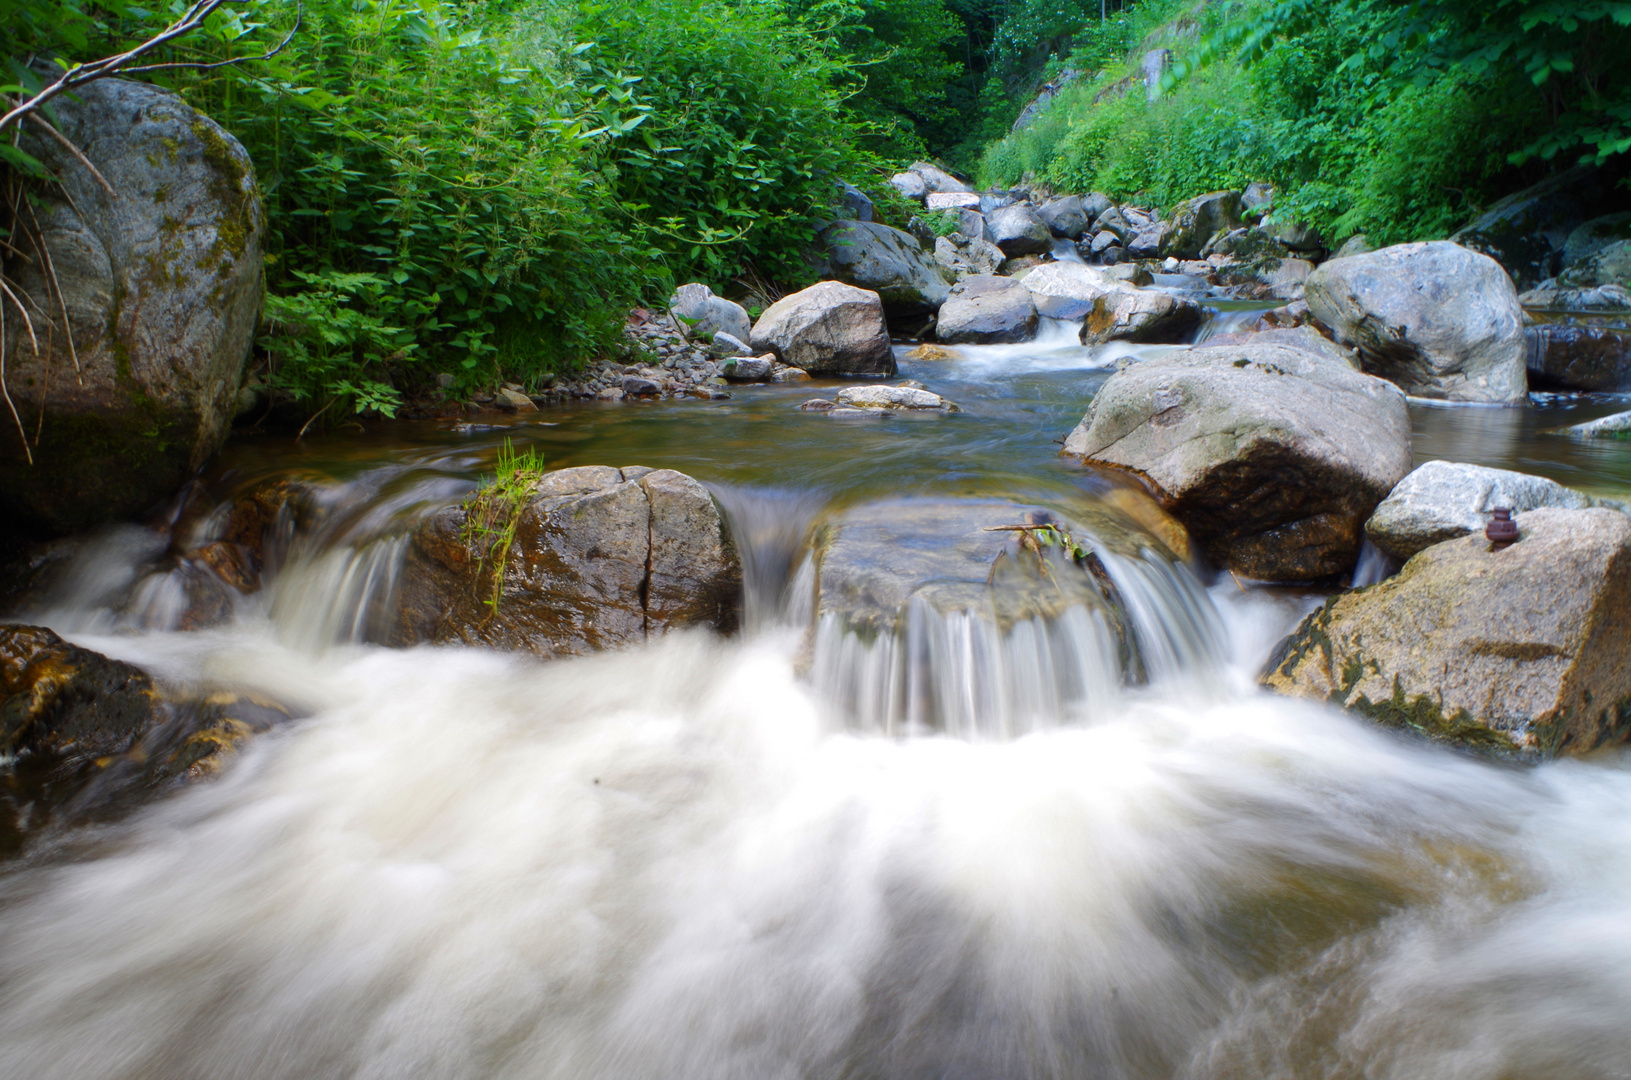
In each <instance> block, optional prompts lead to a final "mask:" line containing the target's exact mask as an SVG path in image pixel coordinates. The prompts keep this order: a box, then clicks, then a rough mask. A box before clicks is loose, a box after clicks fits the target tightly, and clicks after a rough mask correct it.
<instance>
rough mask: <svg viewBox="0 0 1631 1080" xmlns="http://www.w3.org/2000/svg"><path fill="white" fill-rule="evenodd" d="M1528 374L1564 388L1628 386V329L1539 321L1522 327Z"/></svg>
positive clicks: (1540, 382) (1630, 348)
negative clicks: (1523, 329)
mask: <svg viewBox="0 0 1631 1080" xmlns="http://www.w3.org/2000/svg"><path fill="white" fill-rule="evenodd" d="M1525 339H1526V343H1527V345H1528V354H1527V359H1526V363H1527V365H1528V368H1529V378H1530V380H1531V381H1532V382H1533V383H1534V384H1536V385H1537V386H1547V387H1558V388H1560V389H1565V390H1626V389H1631V331H1627V330H1624V329H1620V328H1618V327H1606V326H1580V325H1572V324H1564V323H1543V324H1541V325H1539V326H1531V327H1529V328H1528V329H1527V330H1526V331H1525Z"/></svg>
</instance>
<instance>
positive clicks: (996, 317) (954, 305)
mask: <svg viewBox="0 0 1631 1080" xmlns="http://www.w3.org/2000/svg"><path fill="white" fill-rule="evenodd" d="M1040 269H1041V268H1040V267H1039V268H1038V270H1040ZM1036 272H1037V271H1032V273H1036ZM1027 276H1029V275H1027ZM1036 326H1037V313H1036V304H1035V303H1033V302H1032V300H1031V293H1030V291H1029V289H1028V288H1027V287H1026V286H1025V285H1023V284H1021V283H1020V282H1018V281H1015V280H1014V279H1013V278H1005V277H996V276H994V275H987V274H978V275H974V276H971V277H967V278H964V279H963V280H962V281H960V282H958V283H957V284H956V285H954V286H953V287H952V290H951V295H950V296H949V297H947V299H946V302H945V304H944V305H943V306H942V307H941V308H940V317H939V320H938V322H936V324H935V337H936V338H938V339H939V340H941V341H943V342H945V343H947V344H951V345H995V344H1011V343H1014V342H1021V341H1029V340H1031V338H1033V337H1035V336H1036Z"/></svg>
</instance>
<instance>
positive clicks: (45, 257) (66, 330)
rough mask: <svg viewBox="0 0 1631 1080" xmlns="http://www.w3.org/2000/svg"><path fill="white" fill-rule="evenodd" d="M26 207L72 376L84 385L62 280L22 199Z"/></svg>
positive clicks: (30, 206) (42, 233)
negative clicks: (58, 310)
mask: <svg viewBox="0 0 1631 1080" xmlns="http://www.w3.org/2000/svg"><path fill="white" fill-rule="evenodd" d="M24 205H26V206H27V207H28V216H29V217H31V218H33V219H34V233H33V237H32V239H33V241H34V247H35V249H36V250H38V251H39V253H40V261H42V262H43V263H45V270H46V273H47V274H49V275H50V277H51V287H52V288H53V289H55V290H56V293H57V306H58V307H59V308H61V309H62V334H63V336H64V337H66V338H67V339H68V355H69V356H70V357H72V358H73V361H74V378H75V380H76V381H78V383H79V385H80V386H84V385H85V372H84V369H83V368H81V367H80V366H79V348H78V347H77V346H76V345H75V344H74V324H73V320H71V319H70V318H69V317H68V298H67V297H65V296H63V295H62V282H60V281H58V280H57V264H56V263H55V262H53V261H52V259H51V248H50V246H49V245H48V244H46V242H45V230H44V229H42V228H40V217H39V215H38V214H36V213H35V212H34V204H33V203H31V202H28V201H27V200H24ZM41 400H42V401H43V400H44V391H43V390H42V391H41Z"/></svg>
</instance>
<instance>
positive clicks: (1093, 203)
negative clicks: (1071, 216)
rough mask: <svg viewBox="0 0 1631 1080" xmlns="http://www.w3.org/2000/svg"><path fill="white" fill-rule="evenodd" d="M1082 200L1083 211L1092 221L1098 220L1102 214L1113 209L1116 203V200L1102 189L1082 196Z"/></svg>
mask: <svg viewBox="0 0 1631 1080" xmlns="http://www.w3.org/2000/svg"><path fill="white" fill-rule="evenodd" d="M1081 202H1082V213H1084V214H1086V215H1087V220H1088V221H1089V222H1090V223H1091V222H1096V221H1098V219H1099V215H1100V214H1103V213H1106V212H1107V211H1109V210H1113V209H1114V208H1115V205H1116V204H1115V201H1114V200H1113V199H1111V198H1110V196H1108V195H1106V194H1104V193H1103V192H1100V191H1095V192H1092V193H1090V194H1087V195H1083V196H1082V197H1081Z"/></svg>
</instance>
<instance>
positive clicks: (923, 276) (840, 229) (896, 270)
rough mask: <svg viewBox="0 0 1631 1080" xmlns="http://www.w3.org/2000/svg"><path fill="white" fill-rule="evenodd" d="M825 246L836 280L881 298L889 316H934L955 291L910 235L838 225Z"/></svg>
mask: <svg viewBox="0 0 1631 1080" xmlns="http://www.w3.org/2000/svg"><path fill="white" fill-rule="evenodd" d="M821 242H822V243H823V244H824V245H825V246H826V251H827V262H828V265H829V266H830V267H831V268H832V273H833V276H834V277H835V278H837V279H838V280H839V281H842V282H845V283H846V284H850V285H854V286H857V287H858V288H862V289H870V290H872V291H873V292H875V293H877V294H878V296H879V297H880V298H882V300H883V306H884V310H885V311H886V312H887V313H888V314H890V315H891V316H900V315H912V314H916V313H919V312H923V311H930V310H933V309H935V308H937V307H939V306H940V305H941V304H943V303H945V300H946V296H947V294H948V293H950V291H951V285H950V283H949V282H948V281H947V280H946V275H945V273H943V272H942V270H941V268H940V266H939V264H937V263H936V262H935V261H934V259H933V257H932V256H930V255H928V254H927V253H925V252H924V250H923V247H922V245H921V244H919V243H918V242H917V240H916V238H914V237H913V236H912V235H911V234H910V233H904V232H901V231H900V230H899V229H891V228H890V227H889V226H887V225H881V224H878V223H877V222H862V221H839V222H834V223H833V224H832V225H830V226H828V227H827V228H826V229H825V230H823V232H822V233H821ZM756 347H757V346H756Z"/></svg>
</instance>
